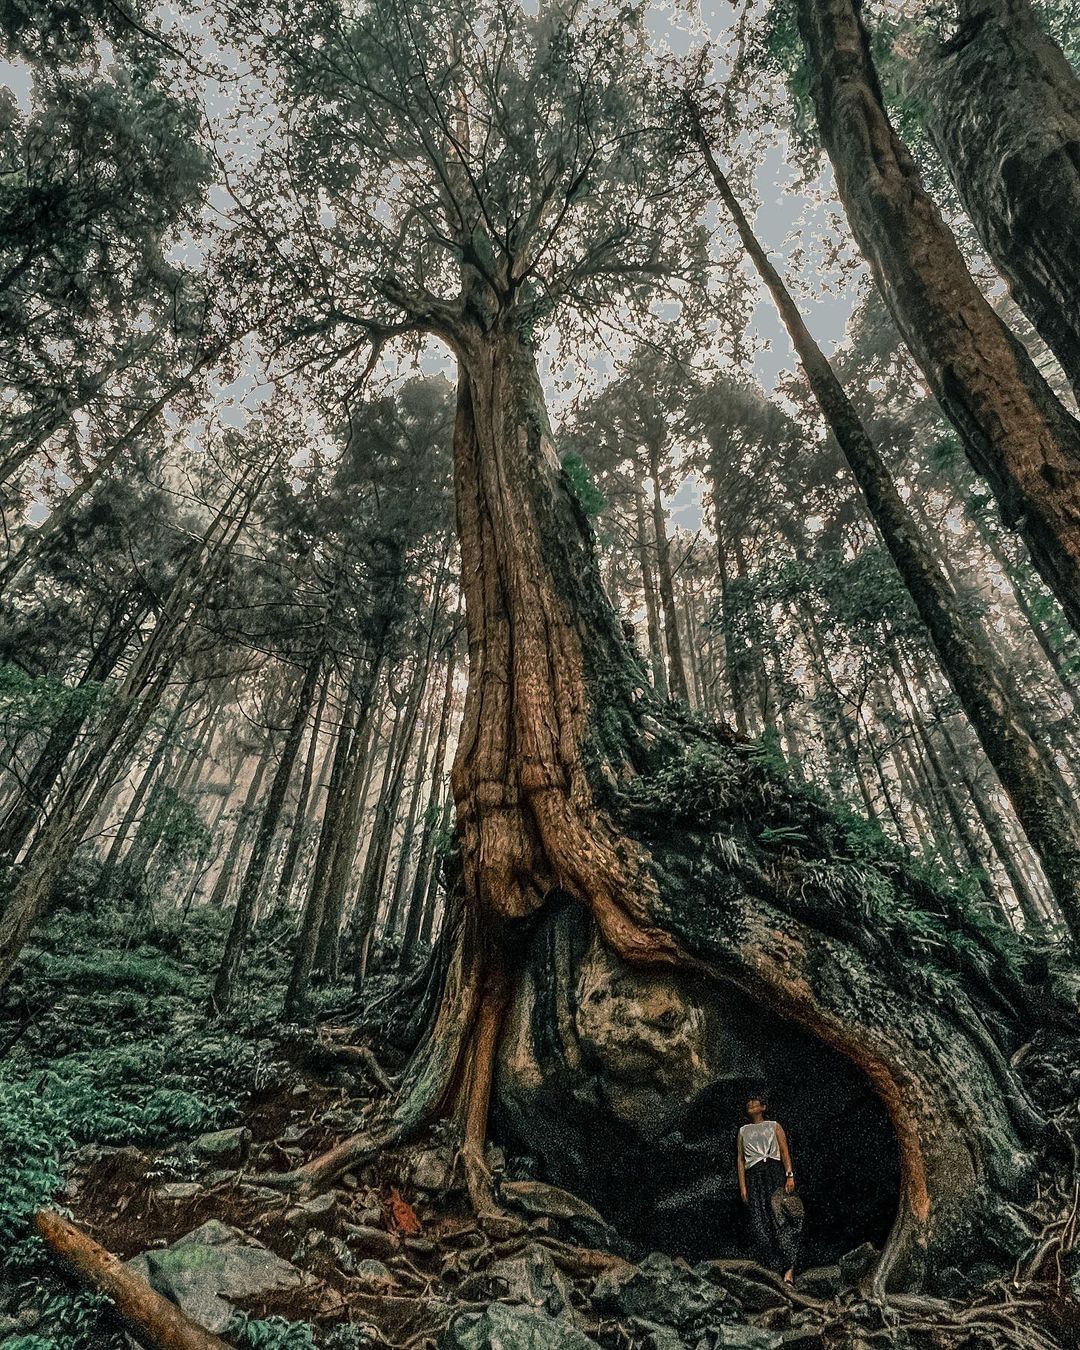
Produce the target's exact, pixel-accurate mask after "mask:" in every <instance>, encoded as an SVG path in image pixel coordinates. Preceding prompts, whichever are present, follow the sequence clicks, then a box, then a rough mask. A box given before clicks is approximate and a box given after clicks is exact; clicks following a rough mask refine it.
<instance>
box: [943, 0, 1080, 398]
mask: <svg viewBox="0 0 1080 1350" xmlns="http://www.w3.org/2000/svg"><path fill="white" fill-rule="evenodd" d="M960 18H961V22H960V26H959V28H958V30H957V32H956V35H955V36H954V37H953V39H952V40H951V41H950V42H948V43H946V44H945V45H944V46H942V47H941V48H940V49H938V50H937V51H936V52H934V53H932V54H930V55H929V56H928V58H927V59H926V62H925V65H924V79H923V80H922V81H921V87H922V90H923V92H924V93H925V95H926V96H927V98H928V100H929V103H930V108H931V119H930V132H931V135H932V136H933V138H934V143H935V145H936V146H937V149H938V152H939V154H940V155H941V158H942V160H943V161H944V163H945V166H946V168H947V169H948V171H949V176H950V177H951V178H952V180H953V183H954V184H955V186H956V190H957V192H958V193H959V194H960V199H961V201H962V202H963V203H964V208H965V210H966V211H967V213H968V215H969V216H970V217H971V221H972V224H973V225H974V226H975V229H976V230H977V231H978V234H979V238H980V239H981V240H982V243H983V246H984V247H985V249H986V251H987V252H988V253H989V255H990V257H991V258H992V259H993V260H994V264H995V266H996V267H997V268H998V270H999V271H1000V272H1001V274H1002V275H1003V276H1004V277H1005V279H1006V280H1007V281H1008V283H1009V288H1010V290H1011V291H1012V294H1013V298H1014V299H1015V300H1016V303H1017V304H1018V305H1019V306H1020V308H1021V309H1022V310H1023V311H1024V313H1025V314H1026V315H1027V316H1028V318H1029V319H1030V320H1031V322H1032V323H1033V324H1034V326H1035V328H1036V330H1037V331H1038V332H1039V334H1040V335H1041V336H1042V338H1043V341H1044V342H1045V343H1046V345H1047V346H1048V347H1049V348H1050V350H1051V351H1052V352H1053V353H1054V355H1055V356H1056V357H1057V359H1058V361H1059V362H1060V363H1061V367H1062V369H1063V370H1064V372H1065V375H1066V377H1067V378H1068V380H1069V383H1070V384H1071V385H1072V388H1073V391H1074V393H1075V394H1076V395H1077V397H1078V398H1080V248H1078V247H1077V237H1078V234H1080V81H1078V80H1077V78H1076V75H1075V73H1074V72H1073V70H1072V67H1071V66H1070V65H1069V63H1068V61H1067V60H1066V59H1065V56H1064V55H1063V53H1062V52H1061V49H1060V48H1059V47H1058V46H1057V45H1056V44H1055V43H1054V42H1052V41H1051V40H1050V38H1049V37H1048V36H1047V35H1046V34H1045V33H1044V32H1043V30H1042V28H1041V27H1040V25H1039V21H1038V18H1037V16H1036V14H1035V10H1034V8H1033V6H1032V5H1031V4H1030V0H964V2H963V3H961V5H960Z"/></svg>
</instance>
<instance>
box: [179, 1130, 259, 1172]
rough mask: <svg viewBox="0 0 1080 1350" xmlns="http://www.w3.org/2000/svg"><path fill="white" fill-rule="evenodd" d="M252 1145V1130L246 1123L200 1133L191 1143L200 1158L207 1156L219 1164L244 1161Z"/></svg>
mask: <svg viewBox="0 0 1080 1350" xmlns="http://www.w3.org/2000/svg"><path fill="white" fill-rule="evenodd" d="M250 1147H251V1131H250V1130H249V1129H248V1128H247V1126H246V1125H238V1126H237V1127H236V1128H235V1129H233V1130H212V1131H211V1132H210V1133H209V1134H200V1135H199V1137H198V1139H196V1140H195V1142H194V1143H193V1144H192V1145H191V1148H192V1151H193V1152H195V1153H197V1154H198V1155H199V1157H200V1158H207V1159H209V1160H210V1161H212V1162H216V1163H218V1164H219V1165H220V1164H224V1163H230V1162H235V1163H239V1162H243V1160H244V1159H245V1158H246V1157H247V1151H248V1149H249V1148H250Z"/></svg>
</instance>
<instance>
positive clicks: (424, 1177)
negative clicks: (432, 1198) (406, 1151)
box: [410, 1148, 464, 1194]
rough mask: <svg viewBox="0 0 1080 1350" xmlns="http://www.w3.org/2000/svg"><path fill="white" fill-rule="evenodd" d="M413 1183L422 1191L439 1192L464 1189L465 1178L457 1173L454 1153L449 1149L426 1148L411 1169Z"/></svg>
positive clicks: (417, 1156) (419, 1154)
mask: <svg viewBox="0 0 1080 1350" xmlns="http://www.w3.org/2000/svg"><path fill="white" fill-rule="evenodd" d="M410 1173H411V1176H412V1183H413V1185H414V1186H416V1187H418V1188H419V1189H420V1190H422V1191H430V1192H432V1193H434V1194H438V1193H441V1192H444V1191H452V1190H463V1189H464V1182H463V1180H462V1179H461V1178H460V1177H458V1176H457V1175H456V1174H455V1168H454V1155H453V1153H452V1152H451V1151H450V1150H449V1149H444V1148H426V1149H424V1150H422V1151H421V1152H420V1153H418V1154H417V1155H416V1157H415V1158H414V1159H413V1162H412V1167H411V1169H410Z"/></svg>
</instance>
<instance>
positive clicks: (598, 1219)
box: [502, 1181, 607, 1228]
mask: <svg viewBox="0 0 1080 1350" xmlns="http://www.w3.org/2000/svg"><path fill="white" fill-rule="evenodd" d="M502 1196H503V1199H504V1200H509V1201H511V1203H513V1204H515V1205H518V1206H519V1207H520V1208H521V1209H523V1210H525V1212H526V1213H527V1214H543V1215H546V1216H547V1217H548V1218H551V1219H584V1220H585V1221H586V1222H588V1223H594V1224H596V1225H597V1226H598V1227H600V1228H606V1227H607V1223H606V1221H605V1219H604V1216H603V1215H602V1214H601V1213H600V1212H599V1210H596V1209H593V1207H592V1205H588V1204H586V1203H585V1201H584V1200H579V1199H578V1197H577V1196H576V1195H571V1194H570V1192H569V1191H564V1190H562V1189H561V1187H559V1186H549V1185H547V1183H546V1182H543V1181H504V1182H503V1184H502Z"/></svg>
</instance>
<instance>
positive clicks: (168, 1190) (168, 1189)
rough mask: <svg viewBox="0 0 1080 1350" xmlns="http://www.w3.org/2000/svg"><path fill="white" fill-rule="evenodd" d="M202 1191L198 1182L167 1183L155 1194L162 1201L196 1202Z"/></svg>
mask: <svg viewBox="0 0 1080 1350" xmlns="http://www.w3.org/2000/svg"><path fill="white" fill-rule="evenodd" d="M201 1190H202V1187H201V1186H200V1185H199V1183H198V1182H197V1181H167V1182H166V1183H165V1185H164V1186H159V1187H158V1188H157V1190H156V1191H155V1192H154V1194H155V1195H156V1196H157V1197H158V1198H159V1199H161V1200H194V1199H195V1197H196V1196H197V1195H198V1194H199V1192H200V1191H201Z"/></svg>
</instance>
